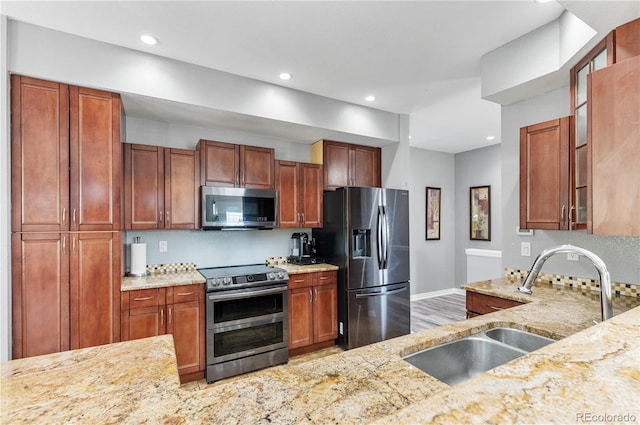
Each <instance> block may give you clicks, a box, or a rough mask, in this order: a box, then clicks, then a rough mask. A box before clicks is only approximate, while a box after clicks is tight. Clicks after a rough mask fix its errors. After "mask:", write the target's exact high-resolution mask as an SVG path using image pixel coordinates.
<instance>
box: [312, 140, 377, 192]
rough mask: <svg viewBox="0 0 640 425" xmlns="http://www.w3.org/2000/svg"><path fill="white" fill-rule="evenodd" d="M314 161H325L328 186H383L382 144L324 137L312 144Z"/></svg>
mask: <svg viewBox="0 0 640 425" xmlns="http://www.w3.org/2000/svg"><path fill="white" fill-rule="evenodd" d="M311 162H313V163H316V164H322V165H323V167H324V189H325V190H335V189H336V188H338V187H343V186H362V187H381V186H382V184H381V150H380V148H373V147H370V146H362V145H353V144H348V143H342V142H335V141H331V140H320V141H318V142H316V143H314V144H313V145H312V146H311Z"/></svg>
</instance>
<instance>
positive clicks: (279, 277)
mask: <svg viewBox="0 0 640 425" xmlns="http://www.w3.org/2000/svg"><path fill="white" fill-rule="evenodd" d="M278 279H280V280H282V279H284V272H278Z"/></svg>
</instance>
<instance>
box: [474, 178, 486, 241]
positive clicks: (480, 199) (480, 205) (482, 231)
mask: <svg viewBox="0 0 640 425" xmlns="http://www.w3.org/2000/svg"><path fill="white" fill-rule="evenodd" d="M469 236H470V239H471V240H475V241H490V240H491V186H474V187H470V188H469Z"/></svg>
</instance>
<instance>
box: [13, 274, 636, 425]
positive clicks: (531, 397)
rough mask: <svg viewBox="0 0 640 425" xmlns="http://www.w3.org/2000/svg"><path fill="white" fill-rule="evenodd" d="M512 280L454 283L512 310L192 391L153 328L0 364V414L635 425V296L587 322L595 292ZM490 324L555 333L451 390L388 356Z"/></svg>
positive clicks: (105, 419) (130, 419) (19, 418)
mask: <svg viewBox="0 0 640 425" xmlns="http://www.w3.org/2000/svg"><path fill="white" fill-rule="evenodd" d="M519 283H520V282H519V281H517V280H515V279H514V280H510V279H506V278H505V279H496V280H491V281H484V282H479V283H477V284H472V285H468V286H466V289H468V290H475V291H478V292H483V293H486V294H490V295H497V296H502V297H509V298H511V299H516V300H520V301H524V302H527V303H526V304H523V305H521V306H518V307H514V308H511V309H507V310H503V311H499V312H495V313H491V314H487V315H484V316H479V317H476V318H473V319H469V320H464V321H460V322H456V323H452V324H449V325H445V326H441V327H438V328H434V329H429V330H425V331H422V332H418V333H415V334H411V335H407V336H404V337H400V338H395V339H391V340H388V341H383V342H380V343H377V344H372V345H368V346H365V347H360V348H357V349H354V350H349V351H345V352H341V353H338V354H334V355H330V356H326V357H322V358H318V359H315V360H310V361H307V362H303V363H295V362H292V363H291V364H288V365H280V366H276V367H272V368H268V369H264V370H261V371H258V372H254V373H250V374H246V375H243V376H238V377H233V378H230V379H227V380H222V381H219V382H216V383H214V384H211V385H202V388H198V387H197V386H196V387H195V389H194V387H193V386H191V387H188V386H187V387H180V386H179V383H178V375H177V370H176V366H175V355H174V353H173V352H172V350H171V348H172V339H171V336H167V335H165V336H161V337H155V338H148V339H144V340H137V341H130V342H125V343H118V344H111V345H107V346H101V347H93V348H89V349H84V350H77V351H72V352H66V353H58V354H52V355H48V356H41V357H34V358H28V359H22V360H15V361H11V362H7V363H3V364H2V369H1V376H2V381H3V383H2V405H1V407H2V413H1V416H0V422H2V423H5V422H11V423H43V424H44V423H47V424H48V423H52V422H60V423H62V422H64V423H69V422H78V423H79V422H100V423H142V422H144V423H189V424H190V423H193V424H200V423H217V424H226V423H228V424H237V423H252V424H259V423H264V424H266V423H372V422H376V421H377V423H384V424H387V423H388V424H398V423H411V424H413V423H541V422H542V423H552V422H555V423H576V422H581V421H582V422H585V421H587V422H588V421H589V420H588V417H590V418H593V416H585V415H604V414H606V415H625V414H627V415H632V417H633V418H634V419H632V420H628V419H627V422H637V421H638V420H639V419H640V411H639V409H638V407H637V406H638V394H639V390H638V389H639V385H638V383H639V381H640V373H639V372H638V359H639V358H640V338H639V337H638V335H640V308H636V307H637V306H638V305H640V302H639V301H638V299H637V298H631V297H614V301H615V305H614V314H615V317H614V318H612V319H610V320H608V321H606V322H604V323H600V324H598V325H595V326H593V325H592V322H593V320H599V319H600V307H599V298H598V293H591V292H581V291H577V290H570V289H565V288H561V289H558V288H554V287H551V286H550V285H549V286H547V285H540V286H535V287H534V293H533V295H531V296H528V295H524V294H520V293H518V292H516V289H515V287H516V286H517V285H518V284H519ZM627 310H629V311H627ZM623 311H626V312H625V313H622V312H623ZM496 326H511V327H516V328H520V329H526V330H530V331H533V332H536V333H539V334H542V335H545V336H551V337H554V338H564V339H561V340H560V341H558V342H557V343H554V344H551V345H548V346H546V347H544V348H542V349H540V350H538V351H535V352H533V353H531V354H528V355H526V356H523V357H520V358H519V359H516V360H514V361H512V362H509V363H507V364H504V365H502V366H500V367H498V368H496V369H493V370H492V371H489V372H487V373H484V374H482V375H479V376H477V377H475V378H472V379H470V380H468V381H465V382H463V383H460V384H458V385H456V386H453V387H450V386H448V385H446V384H444V383H442V382H440V381H438V380H437V379H435V378H433V377H431V376H429V375H427V374H426V373H423V372H422V371H420V370H419V369H417V368H415V367H413V366H411V365H409V364H408V363H406V362H405V361H403V360H402V356H404V355H407V354H411V353H414V352H417V351H420V350H422V349H424V348H428V347H431V346H434V345H437V344H440V343H442V342H446V341H450V340H453V339H457V338H459V337H461V336H465V335H470V334H472V333H475V332H478V331H481V330H486V329H489V328H492V327H496ZM579 415H583V416H579ZM627 418H629V417H627ZM619 421H622V420H619ZM591 422H593V419H591Z"/></svg>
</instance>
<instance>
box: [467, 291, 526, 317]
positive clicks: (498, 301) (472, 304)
mask: <svg viewBox="0 0 640 425" xmlns="http://www.w3.org/2000/svg"><path fill="white" fill-rule="evenodd" d="M521 304H522V303H521V302H518V301H513V300H507V299H504V298H499V297H494V296H491V295H485V294H479V293H477V292H467V310H468V311H470V312H473V313H477V314H487V313H493V312H495V311H500V310H505V309H507V308H511V307H516V306H519V305H521Z"/></svg>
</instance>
